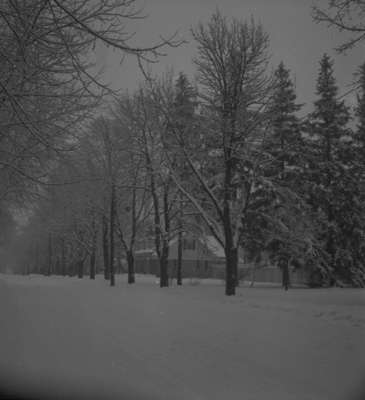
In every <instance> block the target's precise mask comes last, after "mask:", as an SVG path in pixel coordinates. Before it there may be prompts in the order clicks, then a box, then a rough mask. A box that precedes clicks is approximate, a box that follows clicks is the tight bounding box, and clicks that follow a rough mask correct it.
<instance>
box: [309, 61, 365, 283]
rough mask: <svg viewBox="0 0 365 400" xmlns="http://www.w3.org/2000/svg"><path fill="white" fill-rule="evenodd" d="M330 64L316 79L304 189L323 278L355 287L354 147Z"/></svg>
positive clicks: (358, 280) (356, 214)
mask: <svg viewBox="0 0 365 400" xmlns="http://www.w3.org/2000/svg"><path fill="white" fill-rule="evenodd" d="M337 94H338V88H337V85H336V81H335V78H334V73H333V62H332V61H331V59H330V58H329V56H328V55H326V54H325V55H324V56H323V58H322V60H321V62H320V72H319V76H318V80H317V96H318V99H317V100H316V101H315V103H314V112H313V113H312V114H311V115H310V118H309V133H310V137H309V138H308V153H307V156H308V158H307V166H308V168H307V171H306V172H307V180H306V181H307V190H308V194H309V202H310V204H311V206H312V207H313V209H314V210H315V212H316V213H317V215H318V220H322V223H321V224H320V225H319V228H320V238H321V239H322V240H323V250H324V251H325V253H326V254H327V256H328V257H327V262H326V266H325V267H326V268H325V269H323V268H322V278H325V280H327V281H329V282H330V283H332V284H334V283H337V284H343V283H351V284H356V285H360V284H361V280H362V278H361V277H360V278H359V276H358V272H359V271H360V270H361V267H360V268H359V265H358V263H357V262H355V259H357V256H356V255H355V253H357V250H355V248H354V244H355V242H356V243H358V242H359V238H358V237H357V236H358V234H357V232H358V228H359V221H360V220H359V211H360V210H359V208H358V189H357V183H356V180H355V179H354V175H353V171H354V164H353V161H352V156H353V155H354V153H353V149H354V146H353V145H352V144H351V132H350V130H349V128H348V127H347V124H348V122H349V119H350V114H349V110H348V108H347V107H346V106H345V104H344V102H343V101H339V100H338V98H337Z"/></svg>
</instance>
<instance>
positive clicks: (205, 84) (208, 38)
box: [180, 11, 271, 295]
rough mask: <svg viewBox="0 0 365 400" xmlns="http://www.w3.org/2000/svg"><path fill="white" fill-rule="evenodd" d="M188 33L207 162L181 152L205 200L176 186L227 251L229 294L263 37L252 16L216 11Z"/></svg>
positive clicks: (263, 97)
mask: <svg viewBox="0 0 365 400" xmlns="http://www.w3.org/2000/svg"><path fill="white" fill-rule="evenodd" d="M192 34H193V37H194V39H195V41H196V42H197V45H198V56H197V57H196V59H195V65H196V66H197V69H198V82H199V83H200V84H201V86H202V94H201V98H202V102H203V109H204V110H205V113H206V114H205V115H206V117H208V118H209V120H208V119H207V120H206V122H207V125H206V129H207V131H206V132H205V138H204V141H205V143H206V156H207V157H206V160H207V167H206V168H203V166H202V164H201V163H200V165H199V164H197V163H196V162H194V160H193V158H192V157H191V156H189V154H188V152H187V151H186V149H185V150H184V148H183V152H184V154H185V157H186V160H187V162H188V164H189V166H190V168H191V171H192V173H193V176H194V177H195V179H196V180H197V182H198V183H199V185H200V187H201V190H202V192H203V193H204V203H205V204H202V203H201V202H199V201H197V198H196V197H195V198H194V197H193V196H191V193H189V191H188V190H187V189H186V187H185V188H183V187H182V186H181V185H180V189H181V190H183V192H184V193H185V195H186V196H187V197H188V198H189V199H190V200H191V201H192V202H193V204H194V205H195V206H196V207H197V208H198V209H199V211H200V212H201V214H202V216H203V217H204V219H205V221H206V223H207V224H208V227H209V229H210V230H211V233H212V234H213V235H214V236H215V237H216V239H217V240H218V241H219V242H220V243H221V244H222V246H223V248H224V251H225V255H226V290H225V292H226V294H227V295H234V294H235V287H236V284H237V281H238V275H237V273H238V271H237V269H238V247H239V243H240V238H241V235H242V215H243V213H244V211H245V209H246V208H247V205H248V202H249V199H250V193H251V191H252V190H253V185H252V179H251V176H250V171H251V172H252V169H251V168H247V165H246V169H245V163H248V164H250V163H252V159H251V160H250V159H249V155H250V151H251V152H252V149H254V148H255V145H254V144H255V142H257V141H258V140H259V136H260V135H261V132H262V130H263V123H264V122H265V113H264V111H265V107H266V104H267V100H268V96H269V95H270V89H271V86H270V84H271V80H270V78H268V77H267V74H266V68H267V62H268V55H267V50H268V36H267V34H266V33H265V32H264V31H263V28H262V26H261V25H259V24H256V23H255V22H254V21H253V20H251V21H250V22H240V21H238V20H236V19H233V20H232V21H231V23H228V21H227V20H226V18H224V17H223V16H222V15H221V14H220V13H219V12H218V11H217V12H216V13H215V14H214V15H213V16H212V18H211V20H210V21H209V22H208V23H207V24H206V25H204V24H202V23H200V24H199V25H198V26H197V28H196V29H194V30H193V31H192ZM208 121H211V123H210V124H209V122H208ZM180 143H181V144H183V142H181V141H180ZM256 147H257V146H256ZM209 164H211V165H212V164H214V168H213V170H214V171H215V172H214V173H213V175H211V174H210V176H209V173H208V174H207V172H208V171H209ZM204 169H205V171H204ZM249 170H250V171H249ZM251 175H252V174H251ZM209 210H210V212H209Z"/></svg>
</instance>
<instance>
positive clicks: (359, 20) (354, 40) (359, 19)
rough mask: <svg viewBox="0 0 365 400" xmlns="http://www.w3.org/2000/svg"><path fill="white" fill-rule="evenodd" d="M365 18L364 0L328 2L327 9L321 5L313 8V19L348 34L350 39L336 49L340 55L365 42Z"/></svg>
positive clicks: (331, 0)
mask: <svg viewBox="0 0 365 400" xmlns="http://www.w3.org/2000/svg"><path fill="white" fill-rule="evenodd" d="M364 17H365V1H364V0H328V1H327V8H324V7H320V6H319V5H316V6H314V7H313V18H314V20H315V21H316V22H319V23H324V24H326V25H327V26H330V27H334V28H336V29H338V30H339V31H340V32H347V33H348V39H347V40H346V41H345V42H344V43H342V44H341V45H339V46H338V47H337V48H336V49H337V51H339V52H340V53H342V52H345V51H347V50H350V49H352V48H353V47H355V46H356V45H358V44H359V43H360V42H362V41H364V40H365V20H364Z"/></svg>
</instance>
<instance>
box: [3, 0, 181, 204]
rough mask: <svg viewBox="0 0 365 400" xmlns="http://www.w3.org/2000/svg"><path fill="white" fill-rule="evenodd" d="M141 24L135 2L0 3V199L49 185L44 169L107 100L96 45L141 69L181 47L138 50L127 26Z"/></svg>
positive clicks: (166, 43)
mask: <svg viewBox="0 0 365 400" xmlns="http://www.w3.org/2000/svg"><path fill="white" fill-rule="evenodd" d="M137 18H144V15H143V14H142V10H141V9H140V8H138V7H137V1H136V0H117V1H111V2H109V1H86V0H64V1H59V0H31V1H28V0H15V1H12V0H6V1H3V2H1V4H0V34H1V37H2V40H1V44H0V98H1V101H0V115H1V123H0V155H1V157H0V182H1V186H2V187H3V188H4V190H3V191H2V192H0V198H1V197H3V198H5V197H6V198H9V197H11V199H12V200H14V198H16V197H19V194H20V193H28V192H29V191H30V189H31V188H32V187H34V186H35V187H37V185H39V184H41V185H42V184H45V183H47V182H48V181H47V174H46V173H45V172H47V168H48V163H47V161H48V160H52V159H54V158H55V157H56V156H58V155H59V154H60V153H62V152H64V151H66V150H69V148H70V143H71V142H72V140H70V138H69V136H70V135H71V136H72V135H74V133H75V132H77V131H78V129H80V127H82V126H83V124H84V121H85V118H90V117H93V115H92V114H93V111H94V110H95V107H97V106H98V105H99V104H100V101H101V99H102V98H103V96H104V95H105V94H108V93H110V89H109V88H108V87H107V86H106V85H105V84H104V83H103V82H102V80H101V76H100V74H99V72H98V71H96V69H95V65H93V63H92V61H91V60H92V53H93V51H94V49H95V45H96V44H97V43H98V42H99V43H102V44H103V45H105V46H108V47H112V48H114V49H116V50H117V51H119V52H120V55H121V59H122V58H123V57H124V56H126V55H133V56H136V57H137V58H138V61H139V62H142V61H152V62H153V61H156V60H157V59H158V57H159V56H160V55H162V54H163V51H164V48H165V47H166V46H174V45H177V44H178V43H177V42H174V40H173V39H172V38H171V40H165V39H161V40H160V41H159V42H157V43H154V44H152V45H151V46H145V47H143V46H138V45H134V44H133V43H132V36H133V35H132V33H131V32H129V31H128V29H127V23H128V21H131V20H134V19H137ZM14 192H16V193H14Z"/></svg>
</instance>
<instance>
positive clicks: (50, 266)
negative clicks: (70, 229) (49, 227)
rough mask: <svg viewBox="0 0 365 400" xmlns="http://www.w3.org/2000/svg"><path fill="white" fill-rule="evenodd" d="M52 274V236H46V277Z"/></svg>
mask: <svg viewBox="0 0 365 400" xmlns="http://www.w3.org/2000/svg"><path fill="white" fill-rule="evenodd" d="M51 273H52V234H51V233H49V234H48V265H47V272H46V275H47V276H50V275H51Z"/></svg>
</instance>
